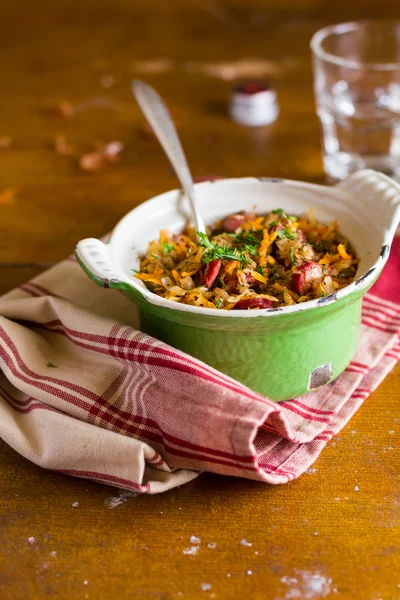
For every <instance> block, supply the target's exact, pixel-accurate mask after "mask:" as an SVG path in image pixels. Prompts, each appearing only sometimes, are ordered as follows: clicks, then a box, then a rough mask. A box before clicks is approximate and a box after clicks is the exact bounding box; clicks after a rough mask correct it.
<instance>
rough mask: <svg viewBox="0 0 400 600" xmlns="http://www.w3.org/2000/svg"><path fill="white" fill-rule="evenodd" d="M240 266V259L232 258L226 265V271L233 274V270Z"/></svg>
mask: <svg viewBox="0 0 400 600" xmlns="http://www.w3.org/2000/svg"><path fill="white" fill-rule="evenodd" d="M238 266H239V261H237V260H231V261H229V263H228V264H227V265H226V267H225V273H227V274H228V275H232V273H233V271H234V270H235V269H237V267H238Z"/></svg>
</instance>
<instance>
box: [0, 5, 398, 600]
mask: <svg viewBox="0 0 400 600" xmlns="http://www.w3.org/2000/svg"><path fill="white" fill-rule="evenodd" d="M380 14H385V15H386V16H392V17H397V18H399V17H400V6H399V4H398V2H392V1H390V0H381V1H380V2H379V3H373V2H370V3H366V2H365V1H363V0H356V1H355V0H353V2H352V3H349V2H346V1H345V0H336V1H335V2H333V1H332V2H325V1H324V0H297V1H294V0H292V1H290V0H241V1H240V0H225V1H223V2H218V1H217V0H209V1H207V0H196V1H195V0H193V1H189V0H188V1H186V2H185V1H184V0H168V2H165V1H164V2H163V1H161V0H157V1H155V0H153V2H149V1H147V2H146V1H144V0H114V1H113V2H109V1H107V0H85V2H75V1H71V0H70V1H68V0H54V1H53V2H46V1H44V0H38V1H37V2H32V1H31V0H20V2H18V3H15V2H12V1H11V0H2V2H1V5H0V33H1V35H0V43H1V46H2V52H1V53H0V63H1V69H0V73H1V93H0V94H1V95H0V109H1V110H0V138H1V137H2V136H7V135H9V136H12V138H13V143H12V145H11V146H10V147H9V148H8V149H0V164H1V169H0V190H3V189H4V188H9V187H11V188H16V189H17V190H18V191H17V195H16V197H15V199H14V200H13V201H11V202H4V201H3V202H2V204H1V205H0V215H1V216H0V274H1V278H0V292H6V291H7V290H8V289H11V288H12V287H13V286H15V285H18V284H20V283H22V282H23V281H24V280H26V279H27V278H30V277H32V276H34V275H35V274H37V273H39V272H40V271H41V270H43V269H44V268H45V267H46V265H48V264H53V263H56V262H57V261H59V260H60V259H61V258H63V257H64V256H66V255H67V254H69V253H70V252H71V251H72V249H73V248H74V245H75V243H76V242H77V241H78V240H79V239H81V238H83V237H87V236H100V235H102V234H103V233H105V232H106V231H108V230H110V229H111V228H112V227H113V225H114V224H115V222H116V221H117V220H118V219H119V218H120V217H121V216H122V215H123V214H124V213H125V212H127V211H128V210H129V209H130V208H132V207H133V206H134V205H136V204H137V203H139V202H141V201H143V200H145V199H147V198H149V197H151V196H152V195H155V194H157V193H159V192H162V191H164V190H166V189H168V188H172V187H175V186H176V180H175V178H174V176H173V173H172V171H171V169H170V167H169V165H168V162H167V160H166V159H165V157H164V156H163V153H162V151H161V149H160V148H159V146H158V145H157V143H156V142H155V141H154V140H153V139H151V137H149V136H148V135H147V134H146V133H144V132H143V131H142V127H143V120H142V118H141V116H140V114H139V110H138V108H137V107H136V105H135V103H134V102H133V100H132V97H131V93H130V86H129V84H130V81H131V79H132V78H133V77H141V78H144V79H146V80H147V81H148V82H150V83H151V84H153V85H155V86H156V87H157V88H158V89H159V90H160V91H161V92H162V94H163V95H164V96H165V98H166V100H167V101H168V103H169V105H170V106H171V108H172V112H173V113H174V115H175V117H176V119H177V120H178V122H179V125H180V133H181V136H182V139H183V142H184V146H185V148H186V150H187V154H188V157H189V161H190V164H191V165H192V166H193V171H194V173H195V174H196V175H205V174H215V175H220V174H223V175H227V176H242V175H248V174H252V175H273V176H278V177H281V176H283V177H290V178H294V179H295V178H299V179H304V180H310V181H323V180H324V176H323V172H322V166H321V159H320V146H319V128H318V122H317V119H316V117H315V114H314V108H313V98H312V77H311V64H310V53H309V49H308V42H309V39H310V37H311V35H312V33H313V32H314V31H315V30H317V29H318V28H319V27H321V26H323V25H325V24H328V23H330V22H338V21H343V20H349V19H353V18H361V17H365V16H379V15H380ZM245 59H246V60H248V61H250V63H248V64H247V66H246V64H243V63H241V65H240V64H238V63H237V61H243V60H245ZM255 59H257V61H258V62H255ZM222 63H228V64H225V66H224V64H222ZM231 63H233V64H231ZM257 65H258V66H257ZM221 67H222V69H221ZM239 67H240V68H242V69H244V70H247V71H249V70H251V69H252V70H253V73H254V74H256V71H257V69H258V71H259V72H260V75H261V76H263V77H265V78H267V79H270V80H272V81H273V82H274V83H275V84H276V86H277V89H278V94H279V101H280V106H281V115H280V118H279V120H278V121H277V122H276V123H275V124H274V125H272V126H271V127H269V128H263V129H256V130H252V129H247V128H243V127H240V126H238V125H235V124H233V123H232V122H230V121H229V119H228V118H227V116H226V108H227V101H228V98H229V93H230V89H231V85H232V81H231V80H229V79H226V78H227V77H228V78H229V77H230V76H231V75H232V68H234V69H236V73H237V69H238V68H239ZM263 69H264V72H261V71H263ZM212 73H214V75H213V74H212ZM223 77H225V79H224V78H223ZM53 99H54V100H57V101H59V100H62V101H67V102H70V103H72V105H73V106H74V108H75V109H76V110H75V113H76V114H75V115H74V116H72V117H71V118H65V119H63V118H57V117H55V116H52V115H49V114H46V112H45V111H44V110H43V106H44V105H45V104H46V103H47V104H48V103H49V102H50V100H53ZM57 133H63V134H64V135H65V139H66V141H67V143H68V144H70V145H73V146H74V150H73V154H71V155H69V154H66V155H63V154H59V153H57V152H56V151H55V149H54V136H55V135H56V134H57ZM101 140H102V141H110V140H121V141H122V142H123V143H124V144H125V150H124V151H123V152H122V154H121V161H120V163H119V164H117V165H115V166H110V168H108V169H105V170H103V171H101V172H99V173H96V174H90V173H85V172H82V171H80V170H79V169H78V167H77V159H78V157H79V156H80V155H81V154H83V153H84V152H87V151H90V150H91V149H93V148H94V146H95V144H96V141H101ZM0 197H1V196H0ZM399 401H400V369H399V368H397V369H396V370H395V371H394V372H393V373H392V374H391V375H390V376H389V377H387V379H386V381H385V382H384V383H383V384H382V385H381V386H380V388H379V389H378V390H377V391H376V392H375V393H374V394H373V395H372V396H371V397H370V398H369V399H368V401H367V402H366V403H365V406H363V407H362V409H361V410H360V411H359V413H358V414H356V416H355V417H354V418H353V419H352V421H351V423H350V424H349V425H348V426H347V427H346V428H345V429H344V430H343V431H342V433H341V434H340V435H339V436H337V437H336V438H335V439H334V440H333V441H332V442H330V443H329V444H328V447H327V448H326V449H325V450H324V452H323V454H322V456H321V457H320V458H319V459H318V460H317V462H316V463H315V465H314V467H315V468H313V469H311V470H310V473H308V474H304V475H303V476H302V477H301V478H300V479H299V480H297V481H293V482H292V483H289V484H287V485H284V486H280V487H272V486H267V485H261V484H258V483H253V482H250V481H246V480H241V479H230V478H224V477H218V476H215V475H211V474H205V475H202V476H201V477H200V478H199V479H197V480H196V481H193V482H192V483H190V484H188V485H186V486H184V487H182V488H180V489H176V490H173V491H171V492H168V493H166V494H163V495H161V496H154V497H145V496H143V497H135V498H129V499H127V500H126V501H125V502H123V503H121V504H119V505H118V506H115V507H114V508H112V509H110V508H109V505H110V504H109V502H108V501H109V499H110V498H114V497H117V496H118V492H117V490H115V489H113V488H109V487H107V486H105V485H98V484H94V483H89V482H86V481H84V480H79V479H74V478H71V477H67V476H64V475H60V474H57V473H53V472H49V471H44V470H42V469H40V468H38V467H36V466H34V465H32V464H30V463H29V462H27V461H26V460H25V459H23V458H21V457H20V456H18V455H17V454H16V453H15V452H14V451H13V450H12V449H11V448H9V447H7V446H5V445H4V444H3V445H2V446H0V475H1V493H0V536H1V537H0V539H1V549H0V598H1V599H2V600H9V599H10V600H11V599H13V600H14V599H21V600H36V599H38V598H47V597H50V598H58V599H59V598H61V599H74V600H75V599H78V598H82V599H84V598H90V599H92V600H102V599H104V600H108V599H112V598H121V599H125V598H127V599H128V598H139V599H142V598H157V599H159V600H161V599H163V600H167V599H168V600H169V599H175V598H182V599H185V598H207V597H210V598H220V599H224V600H229V599H237V598H244V599H254V600H264V599H267V600H269V599H275V600H284V599H290V598H300V600H303V599H304V600H307V599H308V598H310V599H314V598H323V597H324V598H340V599H342V598H343V599H344V598H357V599H360V600H378V599H382V600H395V599H398V598H400V517H399V510H400V483H399V473H400V457H399V444H398V439H399V435H400V414H399ZM192 535H195V536H197V537H199V538H200V540H201V543H200V550H199V552H198V554H197V555H196V556H190V555H185V554H184V552H183V550H184V549H185V548H186V547H188V545H189V544H190V543H189V539H190V537H191V536H192ZM241 540H246V542H241ZM214 545H215V547H214ZM328 589H330V592H329V593H328V591H327V590H328ZM301 590H302V591H301ZM325 592H327V593H325ZM296 594H297V595H296Z"/></svg>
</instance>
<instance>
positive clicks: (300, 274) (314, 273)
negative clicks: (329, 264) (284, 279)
mask: <svg viewBox="0 0 400 600" xmlns="http://www.w3.org/2000/svg"><path fill="white" fill-rule="evenodd" d="M323 276H324V273H323V269H322V265H320V264H318V263H317V262H314V261H313V260H310V261H306V262H303V263H301V265H299V266H298V267H296V270H295V271H294V273H293V275H292V289H293V291H294V292H296V293H297V294H300V296H303V295H304V294H307V293H308V292H309V291H310V290H311V289H312V287H313V286H314V285H315V284H317V283H320V282H321V281H322V279H323Z"/></svg>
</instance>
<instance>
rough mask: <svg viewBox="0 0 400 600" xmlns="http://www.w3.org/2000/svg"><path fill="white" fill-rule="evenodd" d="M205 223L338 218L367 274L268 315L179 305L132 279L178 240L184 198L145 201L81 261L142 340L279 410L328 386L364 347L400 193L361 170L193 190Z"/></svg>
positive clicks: (80, 249) (170, 195)
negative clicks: (131, 314) (368, 303)
mask: <svg viewBox="0 0 400 600" xmlns="http://www.w3.org/2000/svg"><path fill="white" fill-rule="evenodd" d="M196 195H197V198H198V201H199V205H200V210H201V212H202V214H203V216H204V219H205V221H206V223H212V222H214V221H216V220H217V219H219V218H221V217H223V216H225V215H227V214H228V213H231V212H236V211H239V210H250V209H251V208H252V207H253V206H254V205H256V207H257V211H258V212H261V213H265V212H268V211H269V210H272V209H274V208H278V207H279V208H283V209H284V210H285V211H286V212H288V213H291V214H300V213H304V212H305V211H306V210H307V209H308V208H309V207H312V208H313V210H314V213H315V216H316V218H317V219H318V220H321V221H332V220H333V219H335V218H336V219H337V220H338V222H339V227H340V230H341V232H342V233H343V234H344V235H345V236H346V237H348V238H349V239H350V241H351V243H352V245H353V246H354V248H355V250H356V252H357V254H358V256H359V257H360V265H359V270H358V273H357V278H356V280H355V281H354V282H353V283H352V284H351V285H349V286H347V287H346V288H344V289H342V290H339V291H338V292H337V293H335V294H332V295H330V296H327V297H325V298H320V299H318V300H312V301H310V302H305V303H303V304H299V305H294V306H288V307H284V308H275V309H266V310H261V311H246V310H241V311H240V310H239V311H219V310H217V309H207V308H201V307H194V306H187V305H180V304H177V303H174V302H171V301H168V300H165V299H164V298H160V297H158V296H156V295H155V294H152V293H151V292H150V291H149V290H147V288H146V287H145V286H144V284H143V283H142V282H141V281H139V280H137V279H134V277H133V274H132V269H135V268H137V267H138V264H139V256H140V254H141V253H143V252H144V251H145V249H146V247H147V244H148V242H149V241H150V240H152V239H156V238H157V237H158V234H159V231H160V229H163V228H168V229H170V230H172V231H174V232H179V231H180V230H181V229H182V228H183V227H184V225H185V223H186V222H187V221H188V219H189V218H190V215H188V214H187V213H186V202H185V198H184V197H183V196H182V194H181V193H180V192H179V191H178V190H173V191H171V192H167V193H165V194H162V195H161V196H158V197H156V198H153V199H152V200H149V201H147V202H144V203H143V204H141V205H140V206H138V207H137V208H135V209H134V210H133V211H131V212H130V213H129V214H128V215H126V216H125V217H124V218H123V219H122V221H120V223H119V224H118V225H117V227H116V228H115V230H114V232H113V234H112V236H111V239H110V241H109V243H108V244H106V245H105V244H103V243H102V242H100V241H99V240H96V239H87V240H82V241H81V242H79V244H78V246H77V249H76V256H77V259H78V261H79V263H80V264H81V266H82V268H83V269H84V271H85V272H86V273H87V275H88V276H89V277H90V278H91V279H92V280H93V281H94V282H95V283H97V284H98V285H101V286H103V287H107V288H115V289H120V290H123V291H124V292H125V294H126V295H127V296H128V297H129V298H131V299H132V300H133V301H134V302H135V303H136V304H137V306H138V308H139V310H140V315H141V328H142V330H143V331H144V332H146V333H148V334H150V335H152V336H154V337H156V338H158V339H160V340H163V341H164V342H166V343H168V344H170V345H172V346H174V347H176V348H179V349H180V350H183V351H184V352H187V353H188V354H190V355H192V356H195V357H196V358H198V359H200V360H202V361H204V362H206V363H208V364H209V365H211V366H213V367H215V368H216V369H218V370H220V371H222V372H223V373H226V374H227V375H230V376H231V377H233V378H234V379H236V380H238V381H241V382H242V383H244V384H245V385H247V386H248V387H249V388H251V389H253V390H255V391H257V392H259V393H261V394H263V395H265V396H268V397H269V398H272V399H273V400H276V401H281V400H286V399H289V398H291V397H293V396H298V395H301V394H304V393H306V392H308V391H310V390H314V389H317V388H319V387H321V386H322V385H326V384H327V383H329V382H330V381H332V380H333V379H335V378H336V377H338V376H339V375H340V374H341V373H342V372H343V371H344V369H345V368H346V367H347V365H348V364H349V363H350V361H351V360H352V357H353V356H354V353H355V351H356V348H357V343H358V336H359V328H360V321H361V303H362V296H363V295H364V294H365V292H366V291H367V290H368V289H369V288H370V287H371V285H372V284H373V283H374V282H375V281H376V279H377V278H378V276H379V274H380V273H381V271H382V268H383V266H384V264H385V262H386V260H387V257H388V254H389V250H390V244H391V242H392V239H393V236H394V233H395V230H396V227H397V224H398V222H399V220H400V186H399V185H398V184H396V183H394V182H393V181H392V180H391V179H389V178H388V177H386V176H384V175H382V174H380V173H375V172H374V171H370V170H367V171H359V172H357V173H356V174H353V175H351V176H350V177H348V178H347V179H346V180H344V181H343V182H341V183H340V184H338V185H336V186H333V187H324V186H316V185H312V184H307V183H301V182H293V181H282V180H276V179H267V178H259V179H256V178H245V179H228V180H220V181H216V182H212V183H211V182H206V183H202V184H198V185H196Z"/></svg>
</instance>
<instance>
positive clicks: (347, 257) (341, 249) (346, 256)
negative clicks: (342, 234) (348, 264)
mask: <svg viewBox="0 0 400 600" xmlns="http://www.w3.org/2000/svg"><path fill="white" fill-rule="evenodd" d="M337 249H338V252H339V254H340V256H341V257H342V258H343V260H350V259H351V255H350V254H347V252H346V248H345V247H344V246H343V244H339V245H338V247H337Z"/></svg>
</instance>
